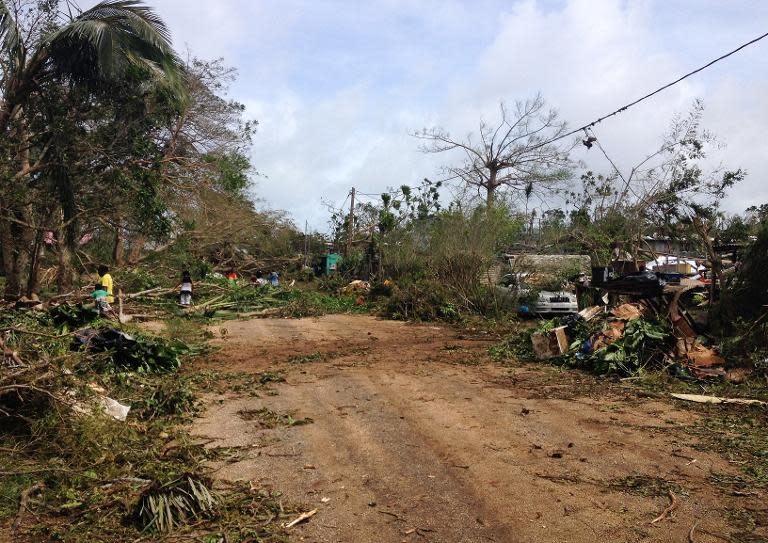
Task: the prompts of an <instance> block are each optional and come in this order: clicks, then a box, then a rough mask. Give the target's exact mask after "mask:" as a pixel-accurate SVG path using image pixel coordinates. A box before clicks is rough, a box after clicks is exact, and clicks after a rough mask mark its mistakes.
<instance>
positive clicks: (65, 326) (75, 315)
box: [47, 304, 98, 333]
mask: <svg viewBox="0 0 768 543" xmlns="http://www.w3.org/2000/svg"><path fill="white" fill-rule="evenodd" d="M47 317H48V318H49V319H50V322H51V323H52V324H53V325H54V326H56V327H58V328H59V331H60V332H61V333H66V332H68V331H69V330H73V329H77V328H80V327H82V326H85V325H86V324H89V323H91V322H93V321H94V320H96V319H97V318H98V314H97V313H96V311H94V309H93V307H86V306H85V305H83V304H61V305H55V306H53V307H51V308H50V309H49V310H48V314H47Z"/></svg>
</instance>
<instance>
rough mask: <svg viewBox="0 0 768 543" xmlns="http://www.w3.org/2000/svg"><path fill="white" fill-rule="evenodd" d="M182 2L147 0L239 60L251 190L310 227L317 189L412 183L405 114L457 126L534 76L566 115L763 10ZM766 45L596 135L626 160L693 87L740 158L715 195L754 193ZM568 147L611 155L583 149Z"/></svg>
mask: <svg viewBox="0 0 768 543" xmlns="http://www.w3.org/2000/svg"><path fill="white" fill-rule="evenodd" d="M189 4H190V3H189V2H188V1H185V0H157V1H156V2H155V5H156V6H157V8H158V10H159V12H160V13H161V15H163V16H164V17H165V18H166V20H167V22H168V23H169V25H170V26H171V28H172V30H173V32H174V35H175V36H176V37H177V43H188V44H189V45H190V47H191V48H192V50H193V51H194V52H195V53H197V54H198V55H202V56H220V55H223V56H225V57H226V58H227V60H228V61H229V62H230V63H232V64H234V65H236V66H237V67H238V68H239V70H240V73H241V81H240V82H239V83H238V84H237V85H236V86H235V87H234V88H233V96H234V97H235V98H237V99H238V100H240V101H242V102H244V103H245V104H246V105H247V106H248V108H249V114H250V115H252V116H254V117H255V118H257V119H259V121H260V126H259V130H258V133H257V134H256V137H255V140H254V141H255V145H254V151H253V158H254V164H255V166H256V168H257V169H258V170H259V171H261V172H263V173H264V174H265V175H267V176H268V178H266V179H262V180H260V181H259V194H260V196H262V197H263V198H265V199H266V200H267V201H268V202H269V203H271V204H272V205H275V206H277V207H280V208H284V209H287V210H288V211H290V212H291V213H293V215H294V216H295V218H296V219H297V223H300V224H301V223H303V222H304V219H305V218H308V219H310V221H311V223H312V224H313V225H314V226H316V227H320V228H323V227H324V226H325V220H326V216H327V215H326V212H325V210H324V209H323V208H322V205H321V200H322V199H323V198H325V199H327V200H330V201H336V202H339V203H340V202H341V201H343V199H344V197H345V196H346V194H347V192H348V191H349V188H350V187H351V186H353V185H354V186H356V187H357V188H358V189H360V190H362V191H363V192H378V191H381V190H383V189H385V188H386V187H387V186H392V185H394V186H397V185H400V184H402V183H416V182H418V181H419V180H420V179H421V178H423V177H425V176H432V175H433V174H434V173H435V170H436V166H437V164H438V161H445V162H448V161H450V160H451V157H449V156H442V157H436V156H429V155H423V154H421V153H419V152H418V151H417V143H418V142H416V141H415V140H413V139H412V138H410V137H409V136H408V132H409V131H412V130H415V129H418V128H421V127H424V126H431V125H435V124H438V125H442V126H444V127H445V128H447V129H449V130H451V131H452V132H454V133H456V134H464V133H466V132H468V131H470V130H473V129H476V126H477V121H478V119H479V118H480V116H482V115H485V116H487V117H488V118H489V119H491V118H493V117H492V116H493V115H494V114H495V112H496V111H497V107H498V102H499V100H502V99H503V100H507V101H514V100H515V99H524V98H526V97H529V96H531V95H533V94H534V93H536V92H538V91H540V92H541V93H542V94H543V95H544V97H545V98H546V99H547V100H548V101H549V102H550V103H551V104H553V105H555V106H556V107H558V108H559V109H560V111H561V113H562V115H563V117H564V118H566V119H567V120H569V121H570V124H571V125H573V126H578V125H579V124H582V123H584V122H588V121H591V120H592V119H594V118H596V117H597V116H599V115H601V114H604V113H606V112H608V111H611V110H613V109H614V108H616V107H619V106H621V105H623V104H625V103H627V102H628V101H631V100H633V99H635V98H637V97H639V96H641V95H642V94H644V93H645V92H647V91H648V90H650V89H653V88H656V87H657V86H660V85H662V84H664V83H667V82H669V81H670V80H671V79H674V78H675V77H676V76H678V75H679V74H682V73H684V72H685V71H687V70H688V69H690V68H692V67H696V66H698V65H700V64H703V63H704V62H706V61H708V60H710V59H711V58H714V57H715V56H718V55H719V54H720V53H722V52H723V51H725V50H727V49H728V48H730V47H733V46H736V45H738V43H740V42H741V41H746V40H747V39H749V38H750V37H752V35H754V34H757V33H758V32H757V30H758V27H759V26H760V24H759V21H760V19H761V17H760V15H761V14H762V15H766V14H768V5H767V6H754V4H755V3H754V2H748V1H747V0H743V1H734V2H729V3H727V6H726V5H724V4H722V3H719V2H713V1H711V0H707V1H703V2H701V3H697V4H696V6H695V7H696V9H693V8H692V6H691V4H690V2H679V1H669V2H667V1H664V2H662V1H661V0H657V1H650V0H648V1H633V2H625V1H620V0H570V1H565V2H556V3H553V2H549V1H544V0H540V1H534V0H526V1H521V2H516V3H513V4H510V3H508V2H503V1H500V0H484V1H483V2H482V3H479V2H460V1H451V2H436V1H435V2H418V3H413V2H407V1H405V0H382V1H379V2H366V3H355V4H349V3H348V2H334V1H326V2H309V1H308V0H289V1H286V2H250V1H246V0H240V1H238V0H219V1H218V2H214V3H210V2H209V3H195V4H196V5H195V8H194V9H191V8H190V6H189ZM198 4H199V5H198ZM757 12H759V13H757ZM750 14H754V16H753V17H750ZM762 20H765V18H764V17H763V18H762ZM766 47H768V41H767V42H766V43H764V44H762V43H761V44H758V45H757V46H755V48H753V49H750V50H745V51H744V52H743V53H740V54H738V55H735V56H734V57H732V58H730V59H727V60H725V61H723V62H722V63H720V64H717V65H715V66H713V67H712V68H711V69H710V70H708V71H707V72H705V73H702V74H700V75H697V76H695V77H694V78H691V79H689V80H687V81H685V82H683V83H681V84H679V85H677V86H675V87H674V88H672V89H669V90H667V91H665V92H664V93H662V94H660V95H658V96H655V97H653V98H652V99H650V100H648V101H646V102H643V103H642V104H639V105H638V106H636V107H634V108H632V109H630V110H629V111H627V112H625V113H622V114H621V115H618V116H616V117H615V118H612V119H610V120H607V121H605V122H604V123H602V124H601V125H599V126H598V127H597V128H596V132H597V134H598V136H599V137H600V140H601V142H602V143H603V145H604V146H605V148H606V149H607V150H608V151H609V152H610V153H611V155H612V156H613V157H614V159H615V160H616V161H617V163H619V164H620V165H621V166H622V167H629V166H630V165H632V164H634V163H635V162H637V161H638V160H639V159H640V158H642V157H644V156H645V155H646V154H647V153H648V152H649V151H650V150H652V149H654V148H655V147H656V146H658V144H659V143H660V138H661V135H662V134H663V132H664V131H665V130H666V128H667V125H668V123H669V120H670V118H671V116H672V114H673V113H674V112H676V111H684V110H686V109H687V108H688V107H689V106H690V104H691V102H692V100H693V99H694V98H695V97H701V98H703V99H704V103H705V105H706V106H707V110H706V113H705V119H704V122H705V125H706V127H707V128H709V129H710V130H712V131H713V132H715V133H716V134H718V135H719V136H720V138H721V139H722V140H723V141H725V142H727V143H728V147H726V148H725V149H724V150H723V151H722V152H721V153H719V154H718V156H717V157H716V158H717V159H722V160H723V161H724V163H725V164H726V165H728V166H734V167H737V166H743V167H745V168H746V169H748V170H749V172H750V177H749V178H748V180H747V182H745V183H744V184H743V186H741V187H738V188H737V190H735V191H734V195H733V197H732V198H730V200H729V201H728V202H727V205H728V207H729V208H730V209H732V210H740V209H743V208H744V207H746V206H747V205H750V204H753V203H761V202H765V201H768V188H766V187H767V186H768V185H766V184H764V183H762V179H763V176H765V175H766V174H768V162H766V161H767V160H768V159H767V158H766V157H768V153H767V152H766V151H768V149H767V148H766V147H768V143H765V141H766V139H765V138H764V137H763V134H762V128H763V127H764V126H766V124H768V107H766V103H765V101H764V98H763V96H765V92H764V91H765V90H766V88H767V87H768V76H767V75H766V74H768V70H766V67H768V66H766V64H768V55H766V54H765V48H766ZM576 158H579V159H584V160H586V161H587V163H588V165H589V166H590V167H591V168H594V169H596V170H600V171H605V172H607V171H608V170H609V169H610V166H609V165H608V164H607V163H606V162H605V160H604V159H602V157H601V156H600V155H598V154H597V153H596V152H594V150H593V151H590V152H587V151H586V150H585V149H581V148H580V149H578V150H577V157H576Z"/></svg>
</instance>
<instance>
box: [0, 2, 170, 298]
mask: <svg viewBox="0 0 768 543" xmlns="http://www.w3.org/2000/svg"><path fill="white" fill-rule="evenodd" d="M68 4H69V2H68ZM30 7H31V9H30ZM137 68H138V69H137ZM137 73H139V74H141V79H142V80H143V81H146V82H147V84H148V86H150V85H151V86H154V87H158V86H159V87H165V88H167V89H169V90H170V93H166V94H167V95H168V96H172V97H175V98H180V99H183V98H184V97H185V93H184V92H183V89H184V86H185V85H184V84H183V83H184V79H185V78H184V76H183V68H182V64H181V62H180V61H179V59H178V57H177V56H176V53H175V52H174V51H173V48H172V46H171V43H170V35H169V32H168V28H167V27H166V26H165V23H163V21H162V20H161V19H160V18H159V17H158V16H157V15H156V14H155V13H154V12H153V11H152V10H151V9H150V8H148V7H147V6H145V5H144V4H143V3H142V2H140V1H138V0H106V1H103V2H101V3H99V4H97V5H96V6H94V7H93V8H91V9H89V10H86V11H80V12H78V13H75V14H71V13H67V14H64V13H63V12H61V11H60V10H59V9H58V1H57V0H46V1H29V0H0V178H1V179H2V182H1V184H0V253H2V259H3V262H2V268H3V269H4V271H5V274H6V284H5V295H6V297H11V298H13V297H16V296H18V295H19V294H20V293H21V292H22V291H23V290H26V291H27V294H29V293H30V292H31V291H32V290H33V289H34V285H35V283H36V280H35V276H36V272H35V271H34V265H33V264H31V263H34V259H33V257H34V256H35V255H36V254H37V250H36V248H35V243H37V242H36V239H37V238H39V228H38V229H37V230H36V227H35V226H34V224H32V223H33V222H34V221H31V220H30V217H32V216H33V215H34V214H35V209H34V206H33V204H32V203H30V202H28V201H25V200H23V199H22V200H19V199H18V198H16V199H13V198H12V195H13V194H15V193H16V192H20V193H22V194H23V189H24V187H25V186H26V185H27V180H28V179H29V178H30V176H31V175H33V174H34V173H35V172H36V171H37V172H40V173H42V171H43V170H44V169H46V168H47V169H48V172H47V173H48V174H49V176H53V177H55V176H54V175H53V174H55V173H56V168H57V167H58V166H60V164H57V162H56V156H58V155H57V151H56V149H55V147H56V144H55V138H54V137H53V136H52V134H53V132H50V131H49V132H50V133H49V134H48V135H47V136H46V137H45V138H44V140H45V141H43V142H42V143H41V138H39V137H37V136H40V135H39V134H37V135H33V134H30V133H29V131H30V129H29V127H28V124H29V121H30V119H32V118H34V115H30V113H31V112H30V110H31V109H34V108H35V107H39V105H40V102H41V101H40V100H39V98H43V99H44V100H43V101H45V99H46V98H51V100H53V101H55V100H56V94H55V93H53V94H52V92H53V91H52V89H56V88H62V87H71V86H73V85H77V86H83V87H85V88H86V89H94V90H99V88H101V90H106V91H107V93H109V90H108V89H109V86H110V84H113V83H119V82H120V81H121V80H122V81H124V80H126V78H128V77H132V78H133V80H135V79H136V74H137ZM33 142H35V143H33ZM35 145H36V146H37V148H36V149H35V150H34V154H36V156H35V157H34V158H36V161H35V164H34V165H33V164H32V161H31V158H32V155H33V146H35ZM59 178H62V179H64V180H65V181H66V180H67V179H65V178H63V177H62V176H61V175H59V176H58V177H56V179H59ZM17 189H18V190H17ZM58 191H59V192H61V193H65V192H66V190H64V189H62V187H61V186H59V187H58ZM67 196H68V197H69V196H71V195H67ZM70 203H71V202H70ZM65 204H66V202H61V205H62V209H66V208H67V206H66V205H65ZM70 207H71V206H70ZM65 215H66V214H65ZM12 229H14V230H13V231H12ZM36 236H37V238H36ZM67 251H69V252H72V251H71V247H69V246H68V245H67V244H66V243H62V244H61V246H60V253H61V256H62V257H63V256H66V255H67V254H68V253H67ZM67 268H68V266H66V265H60V272H62V273H67ZM24 274H28V281H27V286H26V289H24V288H23V287H22V275H24Z"/></svg>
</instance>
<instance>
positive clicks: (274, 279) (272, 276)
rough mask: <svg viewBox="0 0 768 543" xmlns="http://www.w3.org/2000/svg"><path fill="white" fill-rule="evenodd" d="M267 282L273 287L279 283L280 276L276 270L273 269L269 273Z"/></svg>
mask: <svg viewBox="0 0 768 543" xmlns="http://www.w3.org/2000/svg"><path fill="white" fill-rule="evenodd" d="M269 282H270V283H272V286H273V287H276V286H279V285H280V276H279V275H278V273H277V272H275V271H273V272H272V273H270V274H269Z"/></svg>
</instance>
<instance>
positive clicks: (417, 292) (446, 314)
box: [383, 280, 461, 322]
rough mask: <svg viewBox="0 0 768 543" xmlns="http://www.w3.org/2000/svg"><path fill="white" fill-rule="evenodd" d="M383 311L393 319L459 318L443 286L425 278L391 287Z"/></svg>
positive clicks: (440, 319)
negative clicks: (390, 292)
mask: <svg viewBox="0 0 768 543" xmlns="http://www.w3.org/2000/svg"><path fill="white" fill-rule="evenodd" d="M383 312H384V315H385V316H386V317H387V318H390V319H394V320H415V321H446V322H457V321H459V320H460V319H461V314H460V312H459V310H458V309H457V307H456V305H455V304H454V302H453V301H452V298H451V296H450V294H449V292H448V291H447V289H446V288H445V286H443V285H442V284H441V283H438V282H435V281H426V280H425V281H416V282H410V283H406V284H405V285H403V286H395V287H393V288H392V294H391V295H390V296H389V298H387V299H386V300H385V302H384V308H383Z"/></svg>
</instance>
